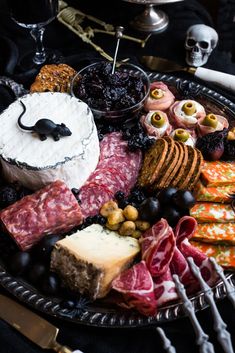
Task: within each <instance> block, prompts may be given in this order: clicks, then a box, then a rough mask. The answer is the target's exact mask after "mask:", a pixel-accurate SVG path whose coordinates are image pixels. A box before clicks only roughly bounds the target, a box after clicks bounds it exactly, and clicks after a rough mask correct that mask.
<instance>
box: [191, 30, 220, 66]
mask: <svg viewBox="0 0 235 353" xmlns="http://www.w3.org/2000/svg"><path fill="white" fill-rule="evenodd" d="M217 43H218V34H217V32H216V31H215V30H214V28H212V27H209V26H206V25H201V24H200V25H193V26H191V27H189V29H188V30H187V34H186V40H185V49H186V62H187V64H188V65H190V66H195V67H198V66H202V65H204V64H205V63H206V62H207V60H208V58H209V56H210V54H211V52H212V50H213V49H214V48H215V47H216V45H217Z"/></svg>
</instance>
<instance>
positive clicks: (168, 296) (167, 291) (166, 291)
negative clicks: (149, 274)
mask: <svg viewBox="0 0 235 353" xmlns="http://www.w3.org/2000/svg"><path fill="white" fill-rule="evenodd" d="M153 283H154V294H155V299H156V301H157V306H162V305H164V304H166V303H168V302H170V301H172V300H176V299H178V294H177V291H176V287H175V282H174V281H173V278H172V274H171V270H170V268H168V270H167V271H166V272H165V273H164V274H163V275H161V276H159V277H155V278H153Z"/></svg>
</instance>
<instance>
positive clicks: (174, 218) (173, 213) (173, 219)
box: [162, 207, 181, 227]
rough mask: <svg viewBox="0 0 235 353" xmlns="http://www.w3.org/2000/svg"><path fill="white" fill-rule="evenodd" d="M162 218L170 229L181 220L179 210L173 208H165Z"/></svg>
mask: <svg viewBox="0 0 235 353" xmlns="http://www.w3.org/2000/svg"><path fill="white" fill-rule="evenodd" d="M162 217H163V218H165V219H166V220H167V222H168V223H169V225H170V226H171V227H175V226H176V224H177V223H178V221H179V220H180V218H181V214H180V212H179V210H177V209H176V208H174V207H167V208H165V210H163V214H162Z"/></svg>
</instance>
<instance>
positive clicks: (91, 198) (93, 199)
mask: <svg viewBox="0 0 235 353" xmlns="http://www.w3.org/2000/svg"><path fill="white" fill-rule="evenodd" d="M112 198H113V193H112V192H111V191H110V190H109V189H108V188H107V186H106V185H103V184H97V183H94V182H90V183H87V184H86V185H84V186H83V187H82V188H81V189H80V193H79V199H80V200H81V210H82V214H83V217H84V218H86V217H89V216H95V215H96V214H97V213H99V210H100V208H101V206H102V205H103V204H104V203H105V202H107V201H109V200H111V199H112Z"/></svg>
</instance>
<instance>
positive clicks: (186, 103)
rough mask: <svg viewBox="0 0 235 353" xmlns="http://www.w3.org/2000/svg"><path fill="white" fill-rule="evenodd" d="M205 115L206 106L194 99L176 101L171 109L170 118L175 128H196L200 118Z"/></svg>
mask: <svg viewBox="0 0 235 353" xmlns="http://www.w3.org/2000/svg"><path fill="white" fill-rule="evenodd" d="M205 116H206V112H205V109H204V107H203V106H202V105H201V104H200V103H198V102H196V101H194V100H182V101H176V102H175V103H174V104H173V105H172V106H171V107H170V109H169V120H170V123H171V124H172V125H173V127H174V128H179V127H181V128H183V129H194V128H196V126H197V123H198V119H203V118H204V117H205Z"/></svg>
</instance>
